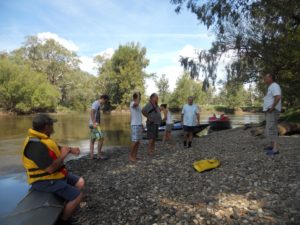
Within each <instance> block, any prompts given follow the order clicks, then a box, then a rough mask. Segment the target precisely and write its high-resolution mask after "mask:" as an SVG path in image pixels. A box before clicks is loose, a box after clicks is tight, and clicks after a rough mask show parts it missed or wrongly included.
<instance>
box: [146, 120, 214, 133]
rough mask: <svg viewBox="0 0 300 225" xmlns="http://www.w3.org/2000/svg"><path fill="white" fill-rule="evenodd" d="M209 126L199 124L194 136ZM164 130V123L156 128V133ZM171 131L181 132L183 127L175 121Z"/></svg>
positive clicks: (179, 122)
mask: <svg viewBox="0 0 300 225" xmlns="http://www.w3.org/2000/svg"><path fill="white" fill-rule="evenodd" d="M208 126H209V124H207V123H205V124H200V125H197V126H196V127H195V130H194V134H196V133H199V132H200V131H202V130H204V129H205V128H207V127H208ZM165 130H166V124H165V123H162V124H161V125H160V126H159V128H158V131H165ZM172 130H173V131H176V130H183V126H182V124H181V121H175V122H174V124H173V128H172ZM144 131H145V132H146V131H147V128H145V130H144Z"/></svg>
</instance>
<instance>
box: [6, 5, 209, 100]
mask: <svg viewBox="0 0 300 225" xmlns="http://www.w3.org/2000/svg"><path fill="white" fill-rule="evenodd" d="M174 9H175V6H174V5H172V4H171V3H170V1H169V0H50V1H46V0H1V1H0V51H11V50H13V49H16V48H19V47H20V46H21V45H22V43H23V42H24V40H25V37H26V36H28V35H37V36H38V37H39V38H40V39H47V38H53V39H55V40H56V41H58V42H59V43H60V44H62V45H63V46H64V47H66V48H68V49H69V50H72V51H76V53H77V54H78V56H79V57H80V60H81V61H82V63H81V65H80V67H81V69H82V70H84V71H87V72H89V73H92V74H94V75H96V70H95V64H94V63H93V57H94V56H95V55H97V54H107V55H112V54H113V52H114V50H115V49H117V48H118V46H119V45H123V44H126V43H129V42H138V43H140V45H141V46H142V47H146V49H147V55H146V57H147V58H148V59H149V60H150V64H149V66H148V67H147V68H146V71H147V72H148V73H156V74H157V76H158V77H160V76H161V75H162V74H166V76H167V78H168V79H169V83H170V89H171V90H173V89H174V87H175V83H176V80H177V79H178V77H179V76H180V75H181V74H182V67H181V66H180V63H179V56H180V55H181V56H189V57H192V56H194V53H195V49H209V47H210V45H211V42H212V41H213V40H214V35H213V34H212V33H211V32H208V31H207V29H206V27H204V26H203V25H201V24H199V21H197V18H196V15H194V14H192V13H191V12H188V11H187V10H183V11H182V12H181V13H180V14H177V13H175V11H174ZM153 91H156V87H155V84H154V82H153V80H150V79H149V80H147V81H146V92H147V93H148V94H150V93H151V92H153Z"/></svg>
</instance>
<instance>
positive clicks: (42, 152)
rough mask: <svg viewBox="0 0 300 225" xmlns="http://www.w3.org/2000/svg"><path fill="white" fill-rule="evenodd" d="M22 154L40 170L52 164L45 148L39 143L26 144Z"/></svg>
mask: <svg viewBox="0 0 300 225" xmlns="http://www.w3.org/2000/svg"><path fill="white" fill-rule="evenodd" d="M24 154H25V156H26V157H27V158H29V159H31V160H32V161H33V162H35V164H36V165H37V166H38V167H39V168H41V169H46V168H47V167H49V166H50V165H51V164H52V162H53V159H52V158H51V157H50V155H49V152H48V149H47V147H46V146H45V145H44V144H43V143H41V142H34V141H30V142H28V144H27V146H26V148H25V151H24Z"/></svg>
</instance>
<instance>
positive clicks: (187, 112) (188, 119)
mask: <svg viewBox="0 0 300 225" xmlns="http://www.w3.org/2000/svg"><path fill="white" fill-rule="evenodd" d="M181 113H182V114H183V125H184V126H190V127H194V126H196V125H197V114H198V113H199V108H198V106H197V105H195V104H193V105H189V104H185V105H184V106H183V108H182V112H181Z"/></svg>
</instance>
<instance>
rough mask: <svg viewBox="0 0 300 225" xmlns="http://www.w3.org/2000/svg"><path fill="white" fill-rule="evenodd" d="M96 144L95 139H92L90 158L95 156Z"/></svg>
mask: <svg viewBox="0 0 300 225" xmlns="http://www.w3.org/2000/svg"><path fill="white" fill-rule="evenodd" d="M94 144H95V140H90V158H91V159H93V158H94Z"/></svg>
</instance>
